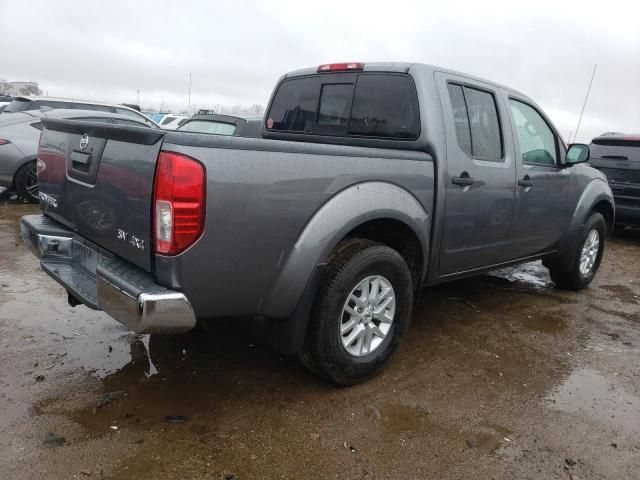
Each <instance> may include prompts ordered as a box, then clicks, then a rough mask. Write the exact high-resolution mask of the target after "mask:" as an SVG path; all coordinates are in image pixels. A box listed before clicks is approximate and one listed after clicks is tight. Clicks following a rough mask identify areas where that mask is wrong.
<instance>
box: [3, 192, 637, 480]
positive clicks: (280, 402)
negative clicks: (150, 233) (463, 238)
mask: <svg viewBox="0 0 640 480" xmlns="http://www.w3.org/2000/svg"><path fill="white" fill-rule="evenodd" d="M35 211H37V207H33V206H27V205H18V204H15V203H8V204H7V203H3V204H0V246H1V249H0V407H1V409H2V414H1V415H0V478H1V479H2V480H4V479H12V480H20V479H41V478H42V479H71V478H99V479H102V478H104V479H136V480H138V479H146V478H162V479H164V480H168V479H223V478H228V479H231V478H237V479H249V478H273V479H280V478H285V479H303V478H318V479H324V478H341V479H351V478H365V479H369V478H370V479H378V478H392V479H396V478H397V479H414V478H415V479H423V478H438V479H461V478H478V479H485V478H486V479H490V478H495V479H502V478H518V479H555V478H558V479H568V478H570V477H571V475H573V478H580V479H600V478H607V479H638V478H640V368H639V367H640V234H638V233H628V234H622V235H617V236H615V237H614V238H612V239H611V241H610V243H609V249H608V251H607V253H606V256H605V259H604V262H603V265H602V267H601V270H600V272H599V274H598V276H597V278H596V280H595V282H594V284H593V285H592V287H591V288H589V289H588V290H586V291H584V292H581V293H568V292H561V291H557V290H554V289H553V288H551V286H550V284H549V280H548V277H547V275H546V271H545V270H544V269H543V268H542V267H541V266H540V265H539V264H529V265H526V266H523V267H518V268H514V269H510V270H507V271H502V272H498V273H496V274H494V275H489V276H485V277H482V278H478V279H473V280H468V281H462V282H456V283H454V284H450V285H446V286H442V287H437V288H433V289H430V290H428V291H425V292H424V293H423V294H422V295H421V298H420V302H419V305H418V306H417V308H416V310H415V313H414V316H413V320H412V324H411V326H410V329H409V332H408V334H407V336H406V337H405V339H404V341H403V343H402V345H401V347H400V349H399V350H398V352H397V353H396V355H395V356H394V357H393V359H392V361H391V363H390V364H389V366H388V368H387V369H386V370H385V371H384V372H383V374H382V375H380V376H379V377H377V378H375V379H373V380H371V381H369V382H368V383H366V384H364V385H359V386H356V387H352V388H336V387H333V386H331V385H328V384H326V383H324V382H323V381H321V380H319V379H317V378H316V377H314V376H313V375H312V374H310V373H308V372H307V371H306V370H305V369H304V368H303V367H302V366H301V365H300V364H299V363H298V362H297V361H296V360H295V359H292V358H287V357H283V356H280V355H278V354H276V353H273V352H272V351H269V350H268V349H266V348H264V347H260V346H254V345H252V343H251V340H250V338H249V337H248V336H247V335H246V333H244V332H243V331H242V330H240V329H232V328H228V325H224V324H223V325H220V326H216V327H214V328H211V329H209V330H208V331H207V332H206V333H205V334H201V335H188V336H184V337H171V338H165V337H157V336H152V337H149V336H139V335H134V334H132V333H129V332H127V331H126V330H125V329H124V328H123V327H121V326H120V325H119V324H118V323H117V322H115V321H114V320H111V319H110V318H109V317H107V316H106V315H104V314H102V313H97V312H93V311H90V310H88V309H87V308H85V307H77V308H70V307H68V306H67V304H66V296H65V294H64V291H63V290H62V289H61V288H60V287H59V286H58V285H57V284H56V283H55V282H53V281H52V280H51V279H49V278H48V277H47V276H46V275H44V274H43V273H41V272H40V270H39V269H38V263H37V260H36V259H35V257H33V256H32V255H31V254H30V253H29V252H27V250H26V249H25V248H24V247H23V246H22V243H21V241H20V238H19V228H18V219H19V217H20V216H21V215H23V214H26V213H31V212H35ZM49 434H53V435H49ZM62 437H64V438H62Z"/></svg>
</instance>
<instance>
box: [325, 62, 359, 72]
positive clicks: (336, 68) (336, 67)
mask: <svg viewBox="0 0 640 480" xmlns="http://www.w3.org/2000/svg"><path fill="white" fill-rule="evenodd" d="M363 69H364V63H360V62H348V63H325V64H324V65H320V66H319V67H318V73H322V72H343V71H347V70H363Z"/></svg>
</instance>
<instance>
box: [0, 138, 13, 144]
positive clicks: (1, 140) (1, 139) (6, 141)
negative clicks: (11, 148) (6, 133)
mask: <svg viewBox="0 0 640 480" xmlns="http://www.w3.org/2000/svg"><path fill="white" fill-rule="evenodd" d="M7 143H11V140H5V139H4V138H0V145H6V144H7Z"/></svg>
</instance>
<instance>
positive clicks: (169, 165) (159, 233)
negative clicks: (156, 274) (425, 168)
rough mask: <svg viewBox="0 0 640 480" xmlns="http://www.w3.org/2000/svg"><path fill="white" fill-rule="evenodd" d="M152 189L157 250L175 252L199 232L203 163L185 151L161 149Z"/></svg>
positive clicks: (200, 230) (190, 242)
mask: <svg viewBox="0 0 640 480" xmlns="http://www.w3.org/2000/svg"><path fill="white" fill-rule="evenodd" d="M153 192H154V198H153V200H154V202H153V204H154V209H155V217H154V231H155V247H156V253H161V254H165V255H177V254H178V253H180V252H183V251H184V250H186V249H187V248H188V247H189V246H191V245H192V244H193V243H194V242H195V241H196V240H197V239H198V238H199V237H200V235H201V234H202V229H203V227H204V207H205V174H204V167H203V166H202V165H201V164H200V163H199V162H197V161H196V160H194V159H192V158H189V157H187V156H185V155H181V154H178V153H173V152H160V155H159V156H158V165H157V167H156V180H155V185H154V189H153Z"/></svg>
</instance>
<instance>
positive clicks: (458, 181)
mask: <svg viewBox="0 0 640 480" xmlns="http://www.w3.org/2000/svg"><path fill="white" fill-rule="evenodd" d="M451 183H453V184H454V185H460V186H461V187H469V186H471V185H473V184H474V183H475V180H474V179H473V178H471V177H470V176H469V174H468V173H467V172H462V173H461V174H460V176H459V177H453V178H452V179H451Z"/></svg>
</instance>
